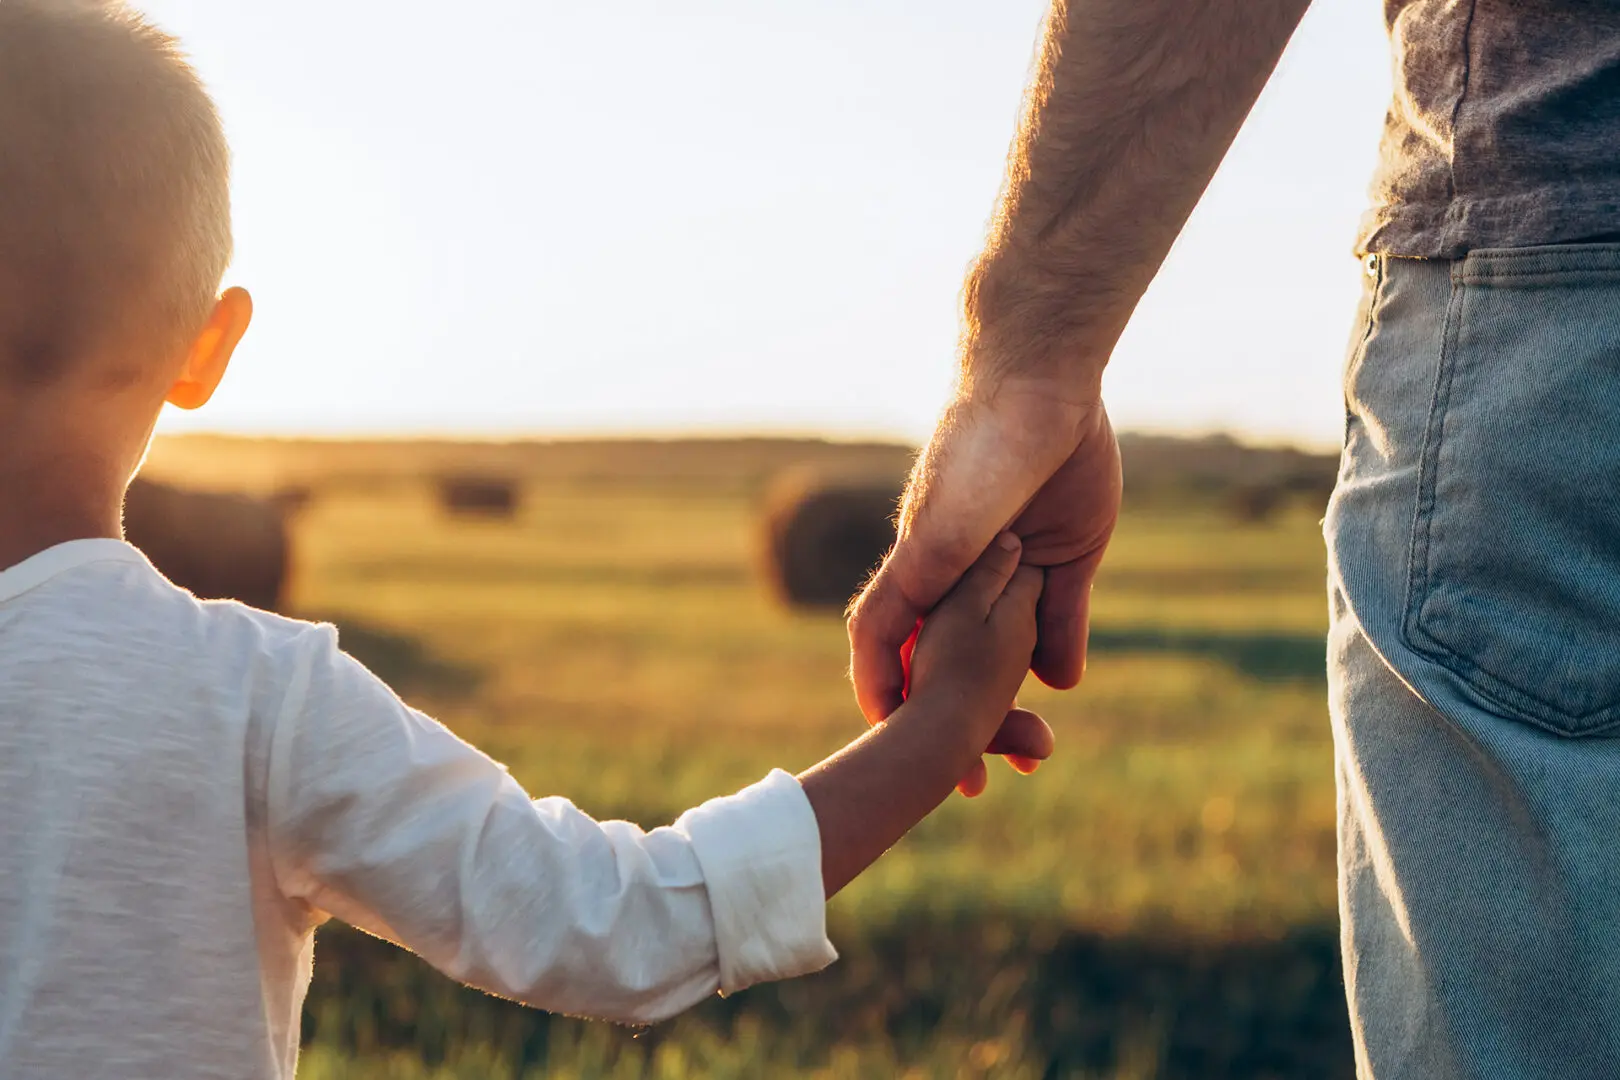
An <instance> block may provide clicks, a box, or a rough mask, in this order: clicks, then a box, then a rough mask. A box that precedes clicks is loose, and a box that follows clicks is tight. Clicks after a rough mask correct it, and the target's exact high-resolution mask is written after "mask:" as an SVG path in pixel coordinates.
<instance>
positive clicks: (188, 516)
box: [124, 480, 291, 611]
mask: <svg viewBox="0 0 1620 1080" xmlns="http://www.w3.org/2000/svg"><path fill="white" fill-rule="evenodd" d="M124 535H125V537H126V538H127V539H128V540H129V542H130V543H131V544H133V545H135V546H136V547H138V548H140V549H141V551H143V552H144V553H145V554H146V557H147V558H148V559H150V560H152V565H153V566H156V567H157V568H158V570H159V571H160V572H161V573H162V574H163V575H164V576H165V577H167V578H168V579H169V580H170V581H172V582H174V583H175V584H176V585H179V586H180V587H181V588H183V589H189V590H190V591H191V592H192V593H194V594H195V595H196V596H198V597H199V598H201V599H204V600H240V601H241V602H242V603H244V604H249V605H252V606H253V607H256V608H263V609H265V610H267V611H274V610H276V609H277V608H278V607H280V605H281V602H282V599H283V592H284V590H285V587H286V584H287V570H288V565H289V563H290V562H291V552H290V547H291V545H290V542H289V540H288V535H287V523H286V519H285V517H284V515H283V512H282V510H281V508H280V507H279V506H277V505H276V504H275V503H274V502H272V501H271V500H268V499H257V498H253V497H252V496H249V495H237V494H229V493H224V492H211V491H187V490H185V489H182V488H177V487H172V486H170V485H168V484H160V483H156V482H155V481H150V480H136V481H135V482H134V483H133V484H131V485H130V487H129V494H128V495H127V496H126V497H125V499H124Z"/></svg>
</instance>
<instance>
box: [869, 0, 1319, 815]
mask: <svg viewBox="0 0 1620 1080" xmlns="http://www.w3.org/2000/svg"><path fill="white" fill-rule="evenodd" d="M1307 4H1308V0H1054V3H1053V6H1052V8H1051V11H1050V12H1049V14H1048V17H1047V19H1046V22H1045V25H1044V31H1043V38H1042V42H1041V45H1040V49H1039V53H1038V57H1037V61H1036V68H1035V74H1034V78H1033V80H1032V82H1031V84H1030V86H1029V89H1028V91H1027V94H1026V99H1025V105H1024V110H1023V118H1022V122H1021V123H1020V125H1019V129H1018V133H1017V136H1016V139H1015V141H1014V144H1013V148H1012V151H1011V154H1010V157H1009V161H1008V166H1007V174H1006V179H1005V183H1004V185H1003V188H1002V192H1001V196H1000V198H999V201H998V205H997V208H996V212H995V215H994V217H993V219H992V222H991V226H990V231H989V237H988V240H987V243H986V245H985V248H984V251H983V253H982V254H981V255H980V256H979V258H978V259H977V260H976V261H975V263H974V265H973V267H972V270H971V271H970V272H969V274H968V278H967V281H966V284H965V286H964V289H963V311H962V323H963V328H962V338H961V344H960V349H959V357H958V359H959V364H960V374H959V379H958V384H957V390H956V393H955V396H954V399H953V400H952V402H951V404H950V405H949V407H948V408H947V409H946V412H945V415H944V417H943V419H942V420H941V421H940V424H939V427H938V429H937V430H936V431H935V433H934V436H933V438H932V439H931V440H930V442H929V443H928V445H927V447H926V448H925V449H924V451H923V453H922V455H921V456H920V457H919V459H918V462H917V465H916V468H915V470H914V471H913V474H912V480H911V484H910V486H909V489H908V493H907V496H906V500H905V503H904V507H903V509H902V513H901V520H900V532H899V539H898V542H897V544H896V546H895V548H894V551H893V552H892V553H891V554H890V556H889V558H888V559H887V561H886V562H885V563H884V565H883V567H882V569H881V570H880V571H879V573H878V574H877V575H876V576H875V577H874V579H873V581H872V583H871V584H870V586H869V587H868V588H867V589H866V591H865V592H864V593H863V594H862V595H861V596H860V597H859V598H858V599H857V600H856V602H855V603H854V605H853V606H852V608H851V614H850V620H849V633H850V643H851V653H852V655H851V672H852V675H853V677H854V680H855V689H856V695H857V697H858V699H859V701H860V704H861V709H862V711H863V712H864V713H865V714H866V717H867V719H868V720H869V721H872V722H876V721H878V720H881V719H882V718H883V717H885V716H887V715H888V714H889V713H891V712H892V711H893V710H894V709H895V708H897V707H898V706H899V704H900V700H901V693H900V691H901V685H902V673H901V665H900V661H899V649H900V646H901V644H902V643H903V642H904V641H905V640H906V638H907V636H908V635H909V634H910V633H911V630H912V628H913V627H914V626H915V625H916V622H917V620H918V619H919V618H921V617H922V616H924V615H926V614H927V613H928V612H929V611H930V610H931V609H932V608H933V606H934V604H935V603H937V602H938V600H939V598H940V597H941V596H943V595H944V594H945V592H946V591H947V590H948V589H949V588H950V587H951V585H952V583H953V582H955V581H956V579H957V578H958V577H960V576H961V574H962V573H963V571H964V570H966V569H967V567H968V566H969V565H970V564H971V563H972V562H973V560H974V559H975V558H977V556H978V554H979V552H980V551H982V550H983V549H984V547H985V545H987V544H988V543H989V542H990V540H991V539H992V538H993V537H994V536H995V535H996V534H997V533H998V532H999V531H1000V530H1002V529H1005V528H1008V527H1009V525H1010V527H1011V528H1012V530H1013V531H1014V532H1015V533H1017V534H1018V535H1019V536H1020V537H1021V538H1022V539H1023V541H1024V561H1025V563H1026V564H1031V565H1035V566H1040V567H1044V568H1045V569H1046V575H1047V576H1046V591H1045V593H1044V594H1043V597H1042V601H1041V613H1040V642H1039V645H1038V646H1037V648H1036V652H1035V657H1034V663H1033V669H1034V671H1035V673H1036V674H1037V675H1038V676H1040V678H1041V679H1042V680H1044V681H1045V682H1047V683H1048V684H1050V685H1052V686H1056V687H1062V688H1067V687H1070V686H1073V685H1074V684H1075V683H1076V682H1078V681H1079V678H1080V675H1081V673H1082V671H1083V669H1084V666H1085V642H1086V635H1087V631H1088V626H1089V598H1090V593H1091V584H1092V580H1093V578H1094V577H1095V576H1096V572H1097V567H1098V565H1099V563H1100V562H1101V560H1102V556H1103V552H1104V550H1105V548H1106V547H1107V544H1108V539H1109V537H1110V535H1111V534H1112V532H1113V527H1114V522H1115V519H1116V517H1117V516H1118V509H1119V499H1120V486H1121V479H1120V469H1119V451H1118V446H1117V444H1116V443H1115V441H1114V435H1113V431H1112V429H1111V428H1110V426H1109V424H1108V417H1107V414H1106V412H1105V411H1104V409H1103V404H1102V393H1101V381H1102V372H1103V368H1104V366H1105V365H1106V364H1107V362H1108V358H1109V356H1110V354H1111V352H1112V350H1113V348H1114V345H1115V343H1116V342H1117V341H1118V339H1119V336H1120V334H1121V332H1123V330H1124V328H1125V324H1126V322H1127V321H1128V320H1129V319H1130V316H1131V313H1132V311H1133V310H1134V309H1135V307H1136V304H1137V302H1138V301H1139V300H1140V299H1141V296H1142V293H1143V292H1144V291H1145V290H1146V289H1147V286H1148V284H1149V282H1151V281H1152V279H1153V276H1154V275H1155V274H1156V273H1157V272H1158V268H1159V265H1160V264H1161V263H1162V262H1163V261H1164V257H1165V255H1166V254H1167V253H1168V252H1169V250H1170V245H1171V243H1172V242H1173V241H1174V240H1175V237H1176V235H1177V234H1178V233H1179V232H1180V230H1181V228H1182V226H1183V224H1184V223H1185V222H1186V220H1187V217H1188V215H1189V214H1191V212H1192V209H1193V206H1194V205H1195V204H1196V203H1197V201H1198V199H1199V196H1200V195H1201V194H1202V193H1203V191H1204V188H1205V187H1206V186H1207V185H1208V183H1209V180H1210V177H1211V176H1212V175H1213V174H1214V172H1215V169H1216V166H1217V165H1218V164H1219V163H1220V160H1221V158H1222V157H1223V156H1224V154H1225V152H1226V150H1227V147H1228V146H1230V145H1231V142H1232V139H1233V138H1234V137H1235V136H1236V134H1237V131H1238V128H1239V127H1240V126H1241V125H1242V122H1243V119H1244V117H1245V116H1246V115H1247V114H1248V112H1249V109H1250V108H1251V107H1252V106H1253V104H1254V101H1255V98H1256V97H1258V95H1259V93H1260V90H1261V88H1262V87H1263V86H1264V85H1265V82H1266V79H1267V78H1268V77H1269V75H1270V73H1271V71H1272V69H1273V68H1274V67H1275V66H1276V63H1277V60H1278V58H1279V57H1280V56H1281V54H1282V50H1283V47H1284V46H1285V45H1286V44H1287V41H1288V39H1289V37H1290V35H1291V34H1292V33H1293V30H1294V28H1295V26H1297V25H1298V22H1299V20H1300V18H1301V16H1302V15H1303V14H1304V12H1305V9H1306V7H1307ZM1037 723H1038V721H1036V720H1034V719H1033V718H1032V717H1031V716H1030V714H1027V713H1018V712H1015V713H1013V714H1011V715H1010V716H1009V718H1008V727H1007V728H1004V729H1003V732H1002V734H1001V738H1000V740H999V741H1000V743H1001V744H1002V745H1020V744H1022V743H1025V742H1040V741H1042V740H1043V739H1044V738H1045V734H1044V732H1043V731H1041V730H1037V729H1036V728H1035V726H1034V725H1035V724H1037ZM982 786H983V766H982V763H981V764H980V765H978V766H977V767H976V771H975V774H974V775H971V776H970V777H968V779H967V780H966V781H965V782H964V788H965V789H967V790H972V789H973V788H976V787H982Z"/></svg>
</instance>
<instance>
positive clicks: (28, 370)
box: [0, 0, 231, 393]
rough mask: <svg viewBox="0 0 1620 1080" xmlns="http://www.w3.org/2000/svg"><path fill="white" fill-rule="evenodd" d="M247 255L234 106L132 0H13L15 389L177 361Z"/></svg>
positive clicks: (3, 369) (10, 290) (1, 285)
mask: <svg viewBox="0 0 1620 1080" xmlns="http://www.w3.org/2000/svg"><path fill="white" fill-rule="evenodd" d="M230 254H231V229H230V195H229V161H228V151H227V148H226V144H225V136H224V132H223V130H222V128H221V125H220V121H219V116H218V113H217V112H216V111H215V109H214V105H213V102H212V101H211V100H210V99H209V97H208V93H207V91H206V90H204V89H203V86H202V84H201V83H200V82H199V81H198V79H197V76H196V74H195V73H194V72H193V71H192V69H191V67H190V65H189V64H187V62H186V61H185V59H184V58H183V57H182V56H181V55H180V53H179V51H178V47H177V43H176V42H175V40H174V39H173V38H171V37H169V36H167V35H166V34H164V33H162V32H161V31H159V30H157V29H155V28H154V27H153V26H151V25H150V24H149V23H147V22H145V21H144V20H143V19H142V18H141V16H140V15H139V14H137V13H135V12H133V11H131V10H130V9H129V8H128V7H126V6H125V5H124V4H123V3H122V2H120V0H0V392H3V391H6V390H10V391H11V392H13V393H16V392H24V391H26V390H27V389H28V388H30V387H42V386H48V385H51V384H55V383H58V382H60V381H61V380H63V379H65V378H69V377H74V376H78V375H85V374H86V373H87V372H91V369H88V368H87V365H90V364H95V365H98V367H99V368H100V369H101V370H96V371H93V372H91V373H93V375H94V376H95V378H96V380H97V381H102V376H103V375H104V376H105V381H106V383H107V384H108V385H118V384H124V383H129V382H131V381H134V380H136V379H139V378H140V377H141V376H142V375H143V374H144V373H145V372H148V371H150V370H152V365H153V364H154V363H156V362H158V361H159V359H160V358H164V357H172V356H175V355H176V354H177V351H178V350H179V349H180V348H182V347H183V346H184V344H185V342H186V341H187V340H188V339H189V338H190V337H191V336H192V335H194V334H196V333H197V332H198V330H200V329H201V327H202V326H203V324H204V322H205V320H206V319H207V316H208V312H209V310H210V308H211V306H212V303H213V300H214V296H215V293H216V291H217V290H218V287H219V283H220V278H221V277H222V276H223V274H224V272H225V268H226V264H227V263H228V262H229V260H230Z"/></svg>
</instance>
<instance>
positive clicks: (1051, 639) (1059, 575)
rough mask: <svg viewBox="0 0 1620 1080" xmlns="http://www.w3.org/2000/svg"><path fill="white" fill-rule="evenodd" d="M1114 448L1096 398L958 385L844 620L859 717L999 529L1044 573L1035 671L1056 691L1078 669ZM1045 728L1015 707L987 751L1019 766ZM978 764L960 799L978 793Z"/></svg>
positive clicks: (882, 707)
mask: <svg viewBox="0 0 1620 1080" xmlns="http://www.w3.org/2000/svg"><path fill="white" fill-rule="evenodd" d="M1120 492H1121V476H1120V464H1119V444H1118V443H1117V442H1116V441H1115V439H1114V432H1113V428H1112V427H1111V426H1110V425H1109V423H1108V414H1107V412H1106V411H1105V410H1104V408H1103V405H1102V401H1101V400H1100V398H1098V397H1093V396H1089V395H1088V396H1087V397H1086V398H1084V399H1073V398H1065V396H1064V393H1063V390H1062V388H1061V387H1060V386H1058V385H1057V384H1055V383H1053V382H1051V381H1048V380H1044V379H1022V380H1020V379H1005V380H1002V381H1001V382H999V383H998V384H996V385H993V386H991V385H986V384H982V383H981V384H978V385H971V384H970V385H969V386H968V387H967V388H965V389H964V390H963V391H962V392H961V393H960V394H959V396H958V399H957V400H956V402H955V403H954V404H952V406H951V407H950V408H949V409H948V410H947V411H946V414H945V417H944V419H943V420H942V421H941V422H940V425H939V428H938V429H937V430H936V431H935V433H934V436H933V438H932V439H931V440H930V441H929V444H928V446H927V448H926V449H925V450H924V451H923V453H922V456H921V457H920V458H919V459H918V462H917V467H916V468H915V470H913V473H912V478H911V483H910V485H909V487H908V489H907V492H906V498H905V501H904V503H903V505H902V509H901V514H900V529H899V537H898V540H897V542H896V544H895V547H894V550H893V551H891V552H890V554H889V557H888V558H887V559H886V560H885V561H884V563H883V566H882V567H881V568H880V569H879V570H878V572H877V574H876V575H875V576H874V577H873V578H872V581H871V582H870V583H869V584H868V585H867V587H866V589H865V591H864V592H862V593H861V595H860V596H859V597H857V598H856V600H855V602H854V603H853V604H852V605H851V608H850V615H849V639H850V654H851V655H850V672H851V675H852V676H853V678H854V681H855V694H856V698H857V699H858V700H859V702H860V706H861V711H862V712H863V713H864V714H865V715H866V719H867V722H868V723H874V724H875V723H878V722H880V721H881V720H883V719H884V718H885V717H887V716H888V715H889V714H890V713H891V712H893V711H894V710H895V709H896V708H898V707H899V705H900V702H901V700H902V689H903V686H904V680H905V676H904V672H903V669H902V664H901V659H900V651H901V647H902V646H903V645H904V644H905V642H906V640H907V639H908V638H909V637H910V636H911V633H912V631H913V630H914V629H915V627H916V625H917V621H918V620H919V619H921V618H923V617H925V616H926V615H927V614H928V612H929V611H930V610H932V609H933V607H934V605H935V604H936V603H938V602H939V600H940V598H941V597H943V596H944V595H945V594H946V593H947V592H948V591H950V588H951V586H953V585H954V584H955V583H956V581H957V579H959V578H960V577H961V576H962V574H963V573H965V572H966V571H967V569H968V567H970V566H972V565H973V563H974V561H975V560H976V559H977V558H978V557H979V555H980V553H981V552H983V551H984V549H985V548H986V547H987V546H988V545H989V544H990V542H991V540H993V539H994V538H995V537H996V535H997V534H998V533H1000V532H1001V531H1003V530H1005V529H1011V531H1012V532H1014V533H1016V534H1017V535H1018V537H1019V539H1020V540H1022V541H1023V545H1024V547H1023V561H1024V563H1025V564H1028V565H1033V566H1039V567H1042V568H1044V569H1045V571H1046V588H1045V591H1044V592H1043V593H1042V596H1041V601H1040V606H1039V609H1038V613H1037V618H1038V621H1039V624H1040V625H1039V641H1038V644H1037V645H1036V648H1035V656H1034V659H1033V662H1032V664H1031V668H1032V670H1033V671H1034V672H1035V674H1036V675H1037V676H1038V677H1039V678H1040V679H1041V681H1042V682H1045V683H1046V684H1047V685H1049V686H1053V687H1057V688H1059V689H1067V688H1069V687H1072V686H1074V685H1075V684H1076V683H1078V682H1079V680H1080V676H1081V674H1082V672H1083V671H1084V669H1085V653H1086V635H1087V632H1088V630H1089V624H1090V602H1091V585H1092V581H1093V580H1094V579H1095V577H1096V575H1097V568H1098V566H1099V565H1100V563H1101V562H1102V557H1103V553H1104V551H1105V550H1106V548H1107V546H1108V540H1109V537H1110V536H1111V535H1112V534H1113V530H1114V523H1115V521H1116V520H1117V518H1118V516H1119V502H1120ZM1051 748H1052V733H1051V729H1050V728H1049V727H1048V726H1047V724H1046V722H1045V721H1044V720H1042V719H1041V718H1040V717H1039V716H1037V715H1036V714H1035V713H1033V712H1030V711H1028V710H1024V709H1018V708H1014V709H1013V710H1012V711H1011V712H1009V713H1008V715H1007V719H1006V720H1005V721H1004V723H1003V724H1002V728H1001V731H1000V732H999V733H998V734H997V736H996V738H995V740H994V741H993V742H992V744H991V746H990V747H989V748H988V750H989V751H990V752H994V753H1001V754H1006V755H1008V756H1009V758H1010V760H1012V761H1013V763H1014V765H1015V766H1019V767H1020V768H1021V770H1022V771H1029V770H1030V769H1032V768H1033V763H1034V761H1036V760H1038V759H1041V758H1044V757H1046V756H1047V755H1049V754H1050V753H1051ZM986 778H987V774H986V772H985V768H984V763H983V762H982V761H981V762H979V764H978V765H977V766H976V767H975V769H974V770H973V771H972V772H971V773H970V774H969V775H968V776H966V777H964V778H963V780H962V783H961V785H960V789H961V791H962V792H963V794H966V795H970V796H971V795H977V794H978V793H979V792H981V791H983V790H984V786H985V783H986Z"/></svg>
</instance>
